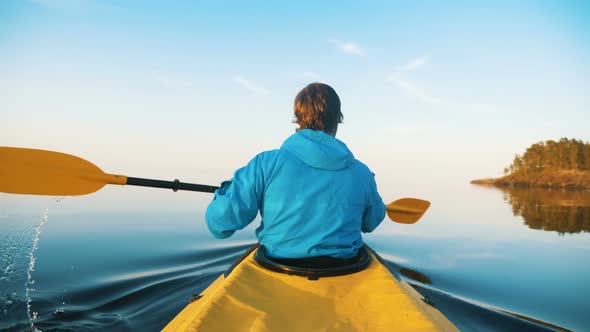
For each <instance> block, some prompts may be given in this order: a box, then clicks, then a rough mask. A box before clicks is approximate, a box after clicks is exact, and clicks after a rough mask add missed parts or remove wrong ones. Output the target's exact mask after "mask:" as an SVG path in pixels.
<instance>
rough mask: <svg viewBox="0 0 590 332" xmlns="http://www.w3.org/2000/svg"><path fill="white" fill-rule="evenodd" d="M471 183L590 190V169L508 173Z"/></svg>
mask: <svg viewBox="0 0 590 332" xmlns="http://www.w3.org/2000/svg"><path fill="white" fill-rule="evenodd" d="M470 183H471V184H477V185H491V186H496V187H522V188H527V187H530V188H533V187H534V188H545V189H568V190H590V171H559V172H544V173H534V174H526V175H525V174H519V173H515V174H509V175H506V176H503V177H499V178H483V179H476V180H472V181H470Z"/></svg>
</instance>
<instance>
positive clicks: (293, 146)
mask: <svg viewBox="0 0 590 332" xmlns="http://www.w3.org/2000/svg"><path fill="white" fill-rule="evenodd" d="M281 150H286V151H289V152H290V153H291V154H293V155H295V156H296V157H297V158H299V159H301V160H302V161H303V162H304V163H306V164H307V165H309V166H311V167H314V168H319V169H323V170H327V171H338V170H341V169H344V168H347V167H348V166H350V165H351V164H352V163H353V162H354V160H355V159H354V156H353V154H352V152H350V150H349V149H348V147H346V144H344V143H343V142H342V141H340V140H338V139H337V138H335V137H332V136H330V135H328V134H326V133H324V132H323V131H315V130H311V129H303V130H300V131H298V132H296V133H295V134H293V135H291V136H290V137H289V138H287V140H285V142H284V143H283V145H282V146H281Z"/></svg>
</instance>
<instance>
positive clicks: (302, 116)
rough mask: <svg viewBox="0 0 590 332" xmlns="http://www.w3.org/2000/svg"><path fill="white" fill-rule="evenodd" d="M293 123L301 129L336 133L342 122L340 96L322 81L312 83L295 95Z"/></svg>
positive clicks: (333, 134)
mask: <svg viewBox="0 0 590 332" xmlns="http://www.w3.org/2000/svg"><path fill="white" fill-rule="evenodd" d="M293 108H294V110H295V123H297V124H298V125H299V128H297V131H299V130H301V129H313V130H321V131H323V132H326V133H328V134H330V135H332V136H335V135H336V129H338V124H339V123H342V119H343V117H344V116H343V115H342V112H341V111H340V98H338V95H337V94H336V91H334V89H332V88H331V87H330V86H329V85H327V84H323V83H312V84H310V85H308V86H306V87H305V88H303V90H301V91H300V92H299V93H298V94H297V97H295V105H294V107H293Z"/></svg>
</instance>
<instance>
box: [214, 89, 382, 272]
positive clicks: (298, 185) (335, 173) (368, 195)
mask: <svg viewBox="0 0 590 332" xmlns="http://www.w3.org/2000/svg"><path fill="white" fill-rule="evenodd" d="M294 110H295V122H296V123H297V124H298V125H299V128H298V129H297V131H296V133H295V134H293V135H292V136H290V137H289V138H288V139H287V140H286V141H285V142H284V143H283V145H282V146H281V148H280V149H278V150H271V151H265V152H262V153H260V154H258V155H257V156H256V157H254V159H252V160H251V161H250V162H249V163H248V165H247V166H245V167H243V168H240V169H239V170H237V171H236V172H235V174H234V177H233V179H232V180H231V181H226V182H223V183H222V185H221V188H220V189H218V190H217V191H216V192H215V197H214V198H213V201H212V202H211V204H210V205H209V207H208V208H207V212H206V215H205V217H206V220H207V225H208V227H209V230H210V231H211V233H212V234H213V235H214V236H215V237H216V238H227V237H229V236H231V235H232V234H233V233H234V232H235V231H236V230H239V229H242V228H244V227H246V226H247V225H248V224H249V223H250V222H252V220H254V218H255V217H256V215H257V214H258V211H260V215H261V216H262V221H261V223H260V226H259V227H258V228H257V229H256V236H257V237H258V241H259V242H260V244H261V245H262V246H264V247H265V249H266V253H267V255H269V256H270V257H272V258H275V259H278V260H280V259H320V261H322V262H325V261H340V260H342V261H348V260H350V259H354V258H355V257H356V256H357V254H358V251H359V248H361V247H362V245H363V240H362V237H361V231H362V232H371V231H373V230H374V229H375V228H376V227H377V226H378V225H379V224H380V223H381V221H382V220H383V218H384V217H385V205H384V204H383V201H382V199H381V197H380V196H379V193H378V192H377V186H376V184H375V179H374V174H373V173H371V171H370V170H369V168H368V167H367V166H365V165H364V164H363V163H361V162H360V161H358V160H356V159H355V158H354V156H353V154H352V153H351V152H350V150H348V148H347V147H346V145H345V144H344V143H343V142H341V141H339V140H338V139H336V138H335V136H336V131H337V129H338V124H339V123H342V119H343V115H342V112H341V110H340V98H339V97H338V95H337V94H336V92H335V91H334V89H332V88H331V87H330V86H328V85H326V84H322V83H312V84H310V85H308V86H307V87H305V88H304V89H303V90H301V92H299V94H298V95H297V97H295V105H294Z"/></svg>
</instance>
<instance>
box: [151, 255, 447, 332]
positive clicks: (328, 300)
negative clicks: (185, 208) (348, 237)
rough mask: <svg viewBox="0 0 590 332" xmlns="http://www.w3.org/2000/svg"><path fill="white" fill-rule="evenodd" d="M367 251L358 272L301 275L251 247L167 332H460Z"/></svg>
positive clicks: (172, 323)
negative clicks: (278, 266) (263, 257)
mask: <svg viewBox="0 0 590 332" xmlns="http://www.w3.org/2000/svg"><path fill="white" fill-rule="evenodd" d="M367 249H368V250H367V251H366V253H367V254H366V255H367V256H368V257H366V258H367V261H366V264H365V266H363V269H362V270H360V271H358V272H353V273H350V274H345V275H339V276H329V275H330V274H327V275H322V274H321V273H319V274H316V273H314V272H313V271H312V273H308V274H307V275H306V276H303V275H297V274H301V273H298V271H289V269H287V270H286V271H283V273H281V272H276V271H272V270H270V269H269V268H271V269H274V268H273V267H272V266H267V267H263V265H265V266H266V265H267V264H266V262H265V261H264V260H260V259H259V255H257V254H255V253H256V250H258V251H260V250H261V249H255V248H253V249H252V250H250V251H249V252H248V253H246V254H245V255H244V257H243V258H241V259H240V260H238V262H237V263H236V264H234V266H233V267H232V268H230V270H228V272H226V273H225V274H224V275H222V276H220V277H219V278H217V280H215V282H213V283H212V284H211V285H210V286H209V287H208V288H207V289H205V291H203V293H202V294H201V296H199V297H198V299H195V300H194V301H193V302H192V303H190V304H189V305H187V306H186V307H185V308H184V309H183V310H182V311H181V312H180V313H179V314H178V315H177V316H176V317H175V318H174V319H173V320H172V321H171V322H170V323H168V325H167V326H166V327H165V328H164V330H163V331H458V329H457V328H456V327H455V326H454V325H453V324H452V323H451V322H450V321H449V320H448V319H447V318H446V317H445V316H444V315H442V314H441V313H440V312H439V311H438V310H436V309H435V308H434V307H432V306H430V305H428V304H427V303H425V302H424V301H423V300H422V296H421V295H420V294H419V293H418V292H417V291H416V290H414V289H413V288H412V287H411V286H410V285H409V284H408V283H406V282H405V281H398V280H397V279H396V277H395V276H394V275H393V274H392V273H391V272H390V271H389V270H388V269H387V268H386V267H385V266H384V265H383V264H382V263H381V259H380V258H379V256H378V255H377V254H376V253H375V252H373V251H372V250H371V249H369V248H368V247H367ZM255 256H257V257H256V258H255ZM356 270H359V268H358V266H357V268H356ZM285 272H287V273H285Z"/></svg>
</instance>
